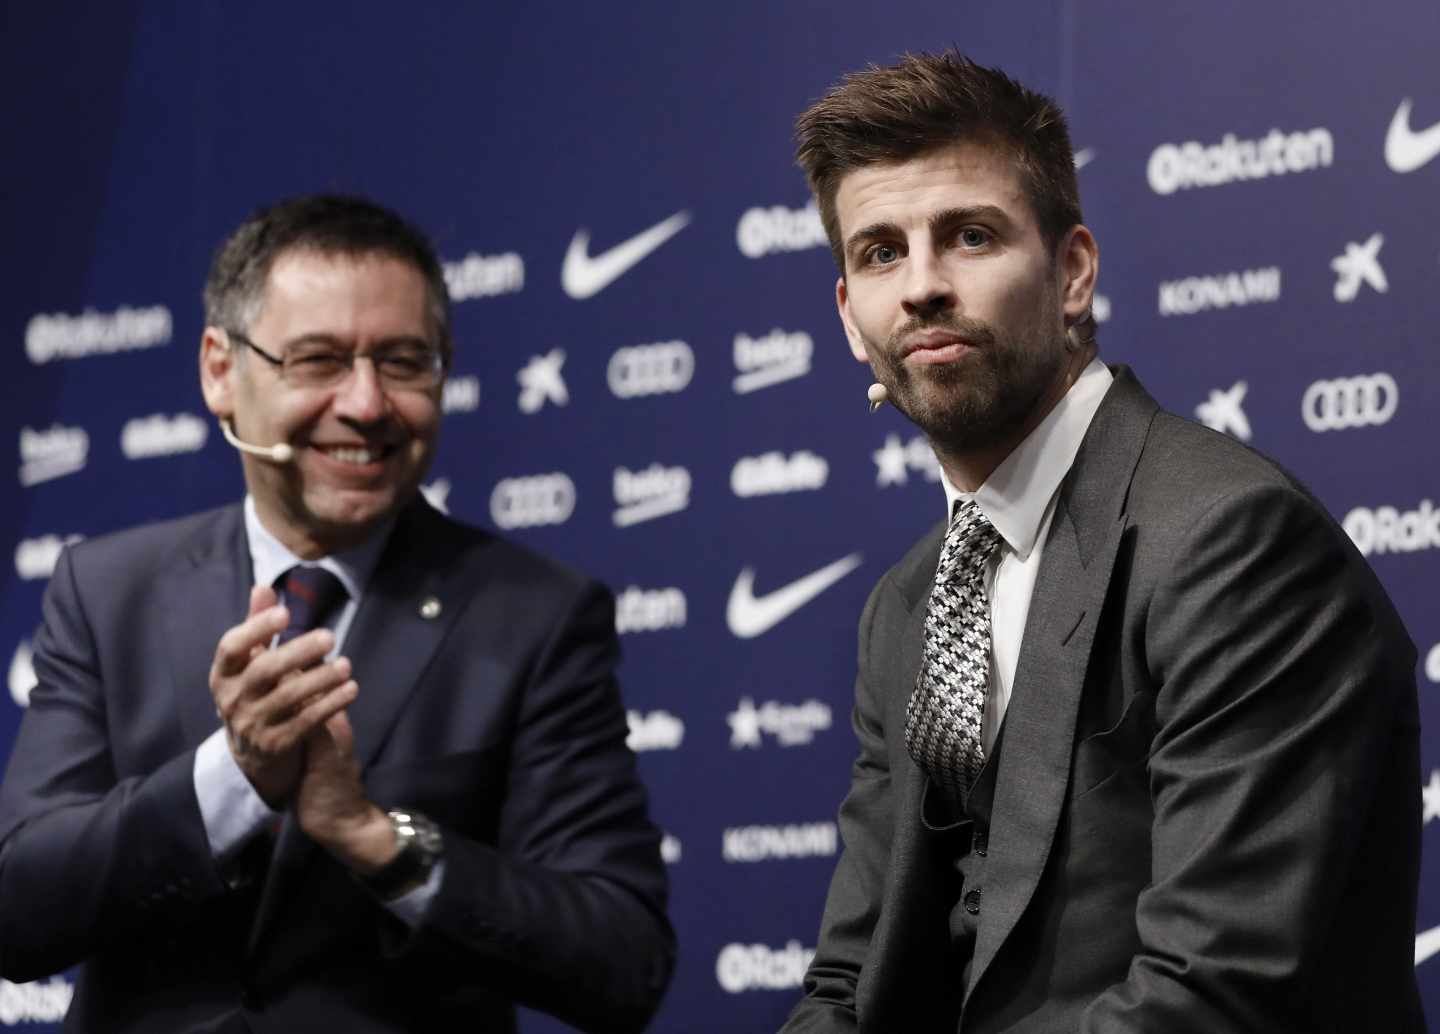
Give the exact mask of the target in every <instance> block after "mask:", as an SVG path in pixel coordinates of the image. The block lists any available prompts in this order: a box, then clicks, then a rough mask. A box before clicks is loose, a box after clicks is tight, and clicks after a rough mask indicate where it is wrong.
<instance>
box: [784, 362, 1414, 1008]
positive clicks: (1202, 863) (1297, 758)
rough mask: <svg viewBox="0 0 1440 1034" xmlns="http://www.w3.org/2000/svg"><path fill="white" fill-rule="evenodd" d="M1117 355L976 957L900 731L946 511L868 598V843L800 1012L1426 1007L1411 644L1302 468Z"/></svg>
mask: <svg viewBox="0 0 1440 1034" xmlns="http://www.w3.org/2000/svg"><path fill="white" fill-rule="evenodd" d="M1116 373H1117V379H1116V381H1115V383H1114V385H1113V386H1112V387H1111V389H1110V391H1109V393H1108V394H1107V396H1106V398H1105V400H1104V402H1103V403H1102V405H1101V407H1100V409H1099V411H1098V412H1097V414H1096V416H1095V419H1094V422H1093V423H1092V425H1091V427H1090V429H1089V431H1088V433H1087V434H1086V437H1085V441H1084V443H1083V445H1082V446H1081V449H1080V452H1079V454H1078V456H1077V458H1076V461H1075V465H1074V467H1073V469H1072V470H1071V472H1070V474H1069V475H1068V476H1067V478H1066V479H1065V482H1064V483H1063V485H1062V487H1061V490H1060V498H1059V501H1058V504H1057V507H1056V511H1055V516H1054V518H1053V521H1052V524H1051V528H1050V533H1049V537H1048V539H1047V540H1046V543H1045V552H1044V555H1043V559H1042V562H1041V569H1040V572H1039V576H1038V580H1037V583H1036V586H1035V595H1034V599H1033V602H1032V605H1031V610H1030V616H1029V620H1028V622H1027V624H1026V628H1025V636H1024V642H1023V647H1022V652H1021V656H1020V661H1019V666H1018V669H1017V671H1016V674H1015V683H1014V688H1013V692H1012V696H1011V699H1010V704H1009V709H1008V712H1007V715H1006V718H1005V731H1004V746H1003V749H1002V750H1001V751H1000V753H999V754H998V755H997V757H998V763H999V769H998V773H997V782H996V789H995V799H994V808H993V813H992V825H991V827H990V830H989V837H988V839H989V845H988V857H987V868H986V877H985V879H986V881H987V883H988V885H987V886H985V887H983V888H982V889H983V906H982V911H981V914H980V920H979V930H978V935H977V939H976V943H975V948H974V956H973V962H972V964H971V966H970V968H969V980H968V982H966V981H964V980H963V979H962V974H963V973H964V972H965V970H964V968H963V965H962V964H961V962H960V961H957V960H956V959H955V958H953V956H952V945H951V940H950V935H949V928H948V925H947V917H948V915H949V912H950V909H951V907H952V905H953V904H954V901H955V895H956V894H957V893H958V892H959V888H958V887H957V885H956V882H957V878H956V876H955V875H954V866H953V864H952V863H953V857H946V855H945V852H944V851H941V850H937V848H936V843H935V839H934V838H933V837H927V836H926V834H925V832H924V831H923V829H922V827H921V823H920V821H919V808H920V800H921V791H922V789H923V787H924V782H925V779H924V777H923V776H922V775H921V773H920V771H919V769H918V768H917V767H916V766H915V764H914V763H913V762H912V761H911V759H910V757H909V754H908V752H907V751H906V748H905V742H904V724H905V722H904V719H905V704H906V700H907V699H908V697H909V694H910V691H911V688H912V687H913V686H914V683H915V676H916V669H917V667H918V665H919V661H920V653H921V642H922V621H923V616H924V612H925V606H926V601H927V599H928V596H929V591H930V582H931V580H932V579H933V576H934V571H935V566H936V562H937V557H938V553H939V548H940V541H941V535H942V532H943V525H942V526H940V527H937V528H936V529H935V530H934V531H932V533H931V534H929V535H927V536H926V537H925V539H923V540H922V541H921V542H920V543H918V544H917V545H916V546H915V548H914V549H912V550H911V551H910V553H909V554H908V555H907V556H906V557H905V558H904V559H903V560H902V561H901V562H900V563H899V564H897V565H896V566H895V567H894V568H892V569H891V570H890V571H889V572H888V573H887V574H886V576H885V577H884V578H883V579H882V580H881V581H880V583H879V584H878V585H877V586H876V587H875V590H874V592H873V593H872V594H871V597H870V600H869V603H868V604H867V606H866V608H865V612H864V615H863V617H862V618H861V623H860V651H859V676H858V681H857V685H856V704H855V711H854V719H853V720H854V727H855V731H856V735H857V736H858V738H859V741H860V753H859V757H858V759H857V760H856V762H855V766H854V772H853V779H852V784H851V788H850V792H849V794H848V796H847V797H846V799H845V802H844V804H843V805H842V807H841V812H840V827H841V833H842V835H843V837H844V841H845V851H844V853H843V855H842V857H841V859H840V862H839V865H838V867H837V869H836V873H835V877H834V880H833V883H832V885H831V888H830V895H829V899H828V901H827V903H826V907H825V915H824V920H823V923H822V927H821V934H820V943H819V946H818V950H817V954H816V956H815V960H814V962H813V964H812V965H811V967H810V971H809V973H808V975H807V977H806V981H805V992H806V997H805V998H804V1000H803V1001H802V1003H801V1004H800V1005H799V1006H798V1007H797V1008H796V1009H795V1011H794V1013H793V1014H792V1016H791V1018H790V1021H789V1023H788V1024H787V1025H786V1027H785V1034H818V1032H822V1031H823V1032H832V1031H857V1030H858V1031H865V1032H872V1034H896V1032H901V1031H903V1032H905V1034H926V1032H932V1031H934V1032H942V1031H943V1032H947V1034H949V1032H954V1031H956V1030H957V1029H959V1030H961V1031H966V1032H976V1034H979V1032H998V1031H1007V1032H1015V1034H1018V1032H1026V1034H1038V1032H1042V1031H1043V1032H1050V1031H1053V1032H1057V1034H1058V1032H1066V1034H1075V1032H1077V1031H1081V1032H1094V1034H1099V1032H1105V1034H1122V1032H1123V1034H1130V1032H1134V1034H1140V1032H1146V1034H1158V1032H1163V1034H1189V1032H1193V1034H1223V1032H1235V1034H1240V1032H1246V1034H1251V1032H1263V1034H1286V1032H1294V1034H1302V1032H1303V1034H1314V1032H1322V1031H1335V1032H1337V1034H1339V1032H1344V1034H1353V1032H1355V1031H1359V1030H1367V1031H1385V1032H1387V1034H1409V1032H1419V1031H1422V1030H1423V1029H1424V1024H1423V1020H1422V1018H1421V1013H1420V1005H1419V999H1418V995H1417V992H1416V988H1415V983H1414V970H1413V957H1412V953H1413V947H1412V946H1413V940H1412V938H1413V936H1414V908H1415V894H1416V882H1417V878H1418V866H1419V834H1420V816H1419V783H1420V780H1419V760H1418V718H1417V711H1416V697H1415V679H1414V665H1415V650H1414V646H1413V645H1412V644H1411V642H1410V640H1409V638H1408V636H1407V635H1406V633H1405V631H1404V629H1403V627H1402V625H1401V623H1400V621H1399V619H1398V617H1397V616H1396V614H1395V612H1394V610H1393V609H1392V607H1391V605H1390V603H1389V601H1388V599H1387V598H1386V596H1385V593H1384V591H1383V590H1382V589H1381V587H1380V585H1379V584H1378V582H1377V581H1376V579H1375V578H1374V576H1373V574H1372V573H1371V571H1370V569H1369V567H1368V566H1367V565H1366V563H1365V561H1364V560H1363V559H1362V558H1361V557H1360V555H1359V554H1358V553H1357V552H1356V551H1355V550H1354V549H1353V547H1352V546H1351V544H1350V542H1349V541H1348V539H1347V538H1346V537H1345V535H1344V533H1343V532H1342V531H1341V530H1340V529H1339V528H1338V527H1337V526H1336V525H1335V523H1334V522H1333V521H1332V520H1331V519H1330V518H1329V517H1328V516H1327V514H1326V513H1325V511H1324V509H1323V508H1322V507H1321V505H1320V504H1319V503H1318V502H1316V501H1315V500H1314V499H1313V498H1312V497H1311V496H1310V495H1309V494H1308V493H1307V492H1306V491H1305V490H1304V488H1302V487H1301V486H1300V485H1298V484H1297V483H1296V482H1295V481H1294V480H1293V479H1292V478H1291V477H1290V476H1289V475H1288V474H1286V473H1285V472H1284V471H1282V470H1280V469H1279V468H1278V467H1276V466H1275V465H1274V464H1273V463H1271V462H1270V461H1268V460H1266V459H1264V458H1263V457H1261V456H1259V455H1258V454H1256V453H1255V452H1253V451H1251V450H1249V449H1247V448H1245V447H1244V446H1241V445H1239V444H1237V443H1235V442H1233V441H1231V440H1230V439H1227V438H1225V437H1223V436H1221V435H1218V434H1215V433H1213V432H1211V431H1209V430H1206V429H1204V428H1202V427H1198V426H1196V425H1195V424H1192V423H1190V422H1188V421H1184V420H1181V419H1179V418H1177V417H1174V416H1172V415H1170V414H1168V413H1164V412H1161V411H1160V410H1159V409H1158V407H1157V406H1156V404H1155V402H1154V401H1153V400H1152V399H1151V398H1150V397H1149V395H1147V394H1146V393H1145V391H1144V389H1143V388H1141V387H1140V385H1139V384H1138V383H1137V382H1136V381H1135V379H1134V377H1133V376H1132V375H1131V374H1130V373H1129V371H1128V370H1125V369H1123V368H1118V369H1117V371H1116ZM967 889H969V888H967ZM962 1009H963V1016H962Z"/></svg>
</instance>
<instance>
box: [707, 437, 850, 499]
mask: <svg viewBox="0 0 1440 1034" xmlns="http://www.w3.org/2000/svg"><path fill="white" fill-rule="evenodd" d="M829 476H830V464H828V463H826V462H825V460H824V459H822V458H821V457H819V456H817V455H815V454H814V453H813V452H810V451H808V450H806V449H801V450H800V451H799V452H796V453H792V454H791V455H790V458H789V459H786V458H785V454H784V453H783V452H767V453H764V454H762V455H760V456H743V457H741V458H740V460H739V462H737V463H736V464H735V467H734V469H733V470H731V471H730V488H731V490H732V491H733V492H734V493H735V494H736V495H738V496H741V497H742V498H744V497H747V496H752V495H777V494H780V493H784V492H806V491H813V490H814V489H817V488H822V487H824V485H825V479H826V478H828V477H829Z"/></svg>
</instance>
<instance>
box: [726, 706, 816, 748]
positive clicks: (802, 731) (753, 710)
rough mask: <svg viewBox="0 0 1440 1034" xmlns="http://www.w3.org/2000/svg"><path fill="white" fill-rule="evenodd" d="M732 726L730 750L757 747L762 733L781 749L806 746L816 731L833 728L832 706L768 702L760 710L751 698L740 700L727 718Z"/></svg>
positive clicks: (813, 737)
mask: <svg viewBox="0 0 1440 1034" xmlns="http://www.w3.org/2000/svg"><path fill="white" fill-rule="evenodd" d="M725 721H726V722H727V723H729V725H730V749H732V750H740V749H742V748H745V747H755V748H758V747H759V746H760V744H761V743H762V742H763V740H762V739H761V736H760V734H761V733H765V734H766V735H769V736H772V737H774V739H775V742H776V743H778V744H780V746H782V747H803V746H804V745H805V744H807V743H811V742H813V741H814V739H815V734H816V733H817V732H823V731H824V730H826V729H828V728H830V722H831V714H830V705H829V704H823V703H821V702H820V701H819V700H814V699H811V700H807V701H805V702H804V703H803V704H794V705H791V704H781V703H777V702H776V701H774V700H767V701H765V703H763V704H761V705H760V706H759V707H756V706H755V701H754V700H752V699H751V698H750V697H741V698H740V705H739V706H738V707H737V708H736V709H735V710H733V711H731V712H730V714H728V715H727V716H726V718H725Z"/></svg>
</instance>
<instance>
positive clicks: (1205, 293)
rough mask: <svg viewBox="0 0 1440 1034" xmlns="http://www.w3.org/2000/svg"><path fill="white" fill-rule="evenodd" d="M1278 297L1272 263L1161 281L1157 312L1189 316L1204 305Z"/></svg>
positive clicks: (1218, 306)
mask: <svg viewBox="0 0 1440 1034" xmlns="http://www.w3.org/2000/svg"><path fill="white" fill-rule="evenodd" d="M1279 300H1280V270H1279V269H1278V268H1277V267H1275V266H1266V267H1265V268H1263V269H1247V270H1244V271H1242V272H1239V273H1219V274H1217V275H1215V276H1189V277H1186V278H1185V279H1183V280H1167V281H1165V282H1163V283H1162V284H1161V285H1160V315H1162V316H1191V315H1194V314H1195V313H1197V312H1204V311H1205V310H1206V309H1228V308H1230V306H1232V305H1254V304H1256V303H1258V302H1278V301H1279Z"/></svg>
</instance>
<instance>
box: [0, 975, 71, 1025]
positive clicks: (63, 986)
mask: <svg viewBox="0 0 1440 1034" xmlns="http://www.w3.org/2000/svg"><path fill="white" fill-rule="evenodd" d="M73 997H75V988H74V986H73V985H71V984H70V982H69V981H67V980H65V979H64V978H63V977H51V978H50V979H49V980H44V981H40V980H36V981H32V982H31V983H28V984H12V983H10V981H8V980H0V1024H3V1025H4V1026H6V1027H13V1026H16V1025H17V1024H21V1023H58V1022H60V1021H61V1020H63V1019H64V1018H65V1012H66V1010H68V1009H69V1008H70V999H71V998H73Z"/></svg>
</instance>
